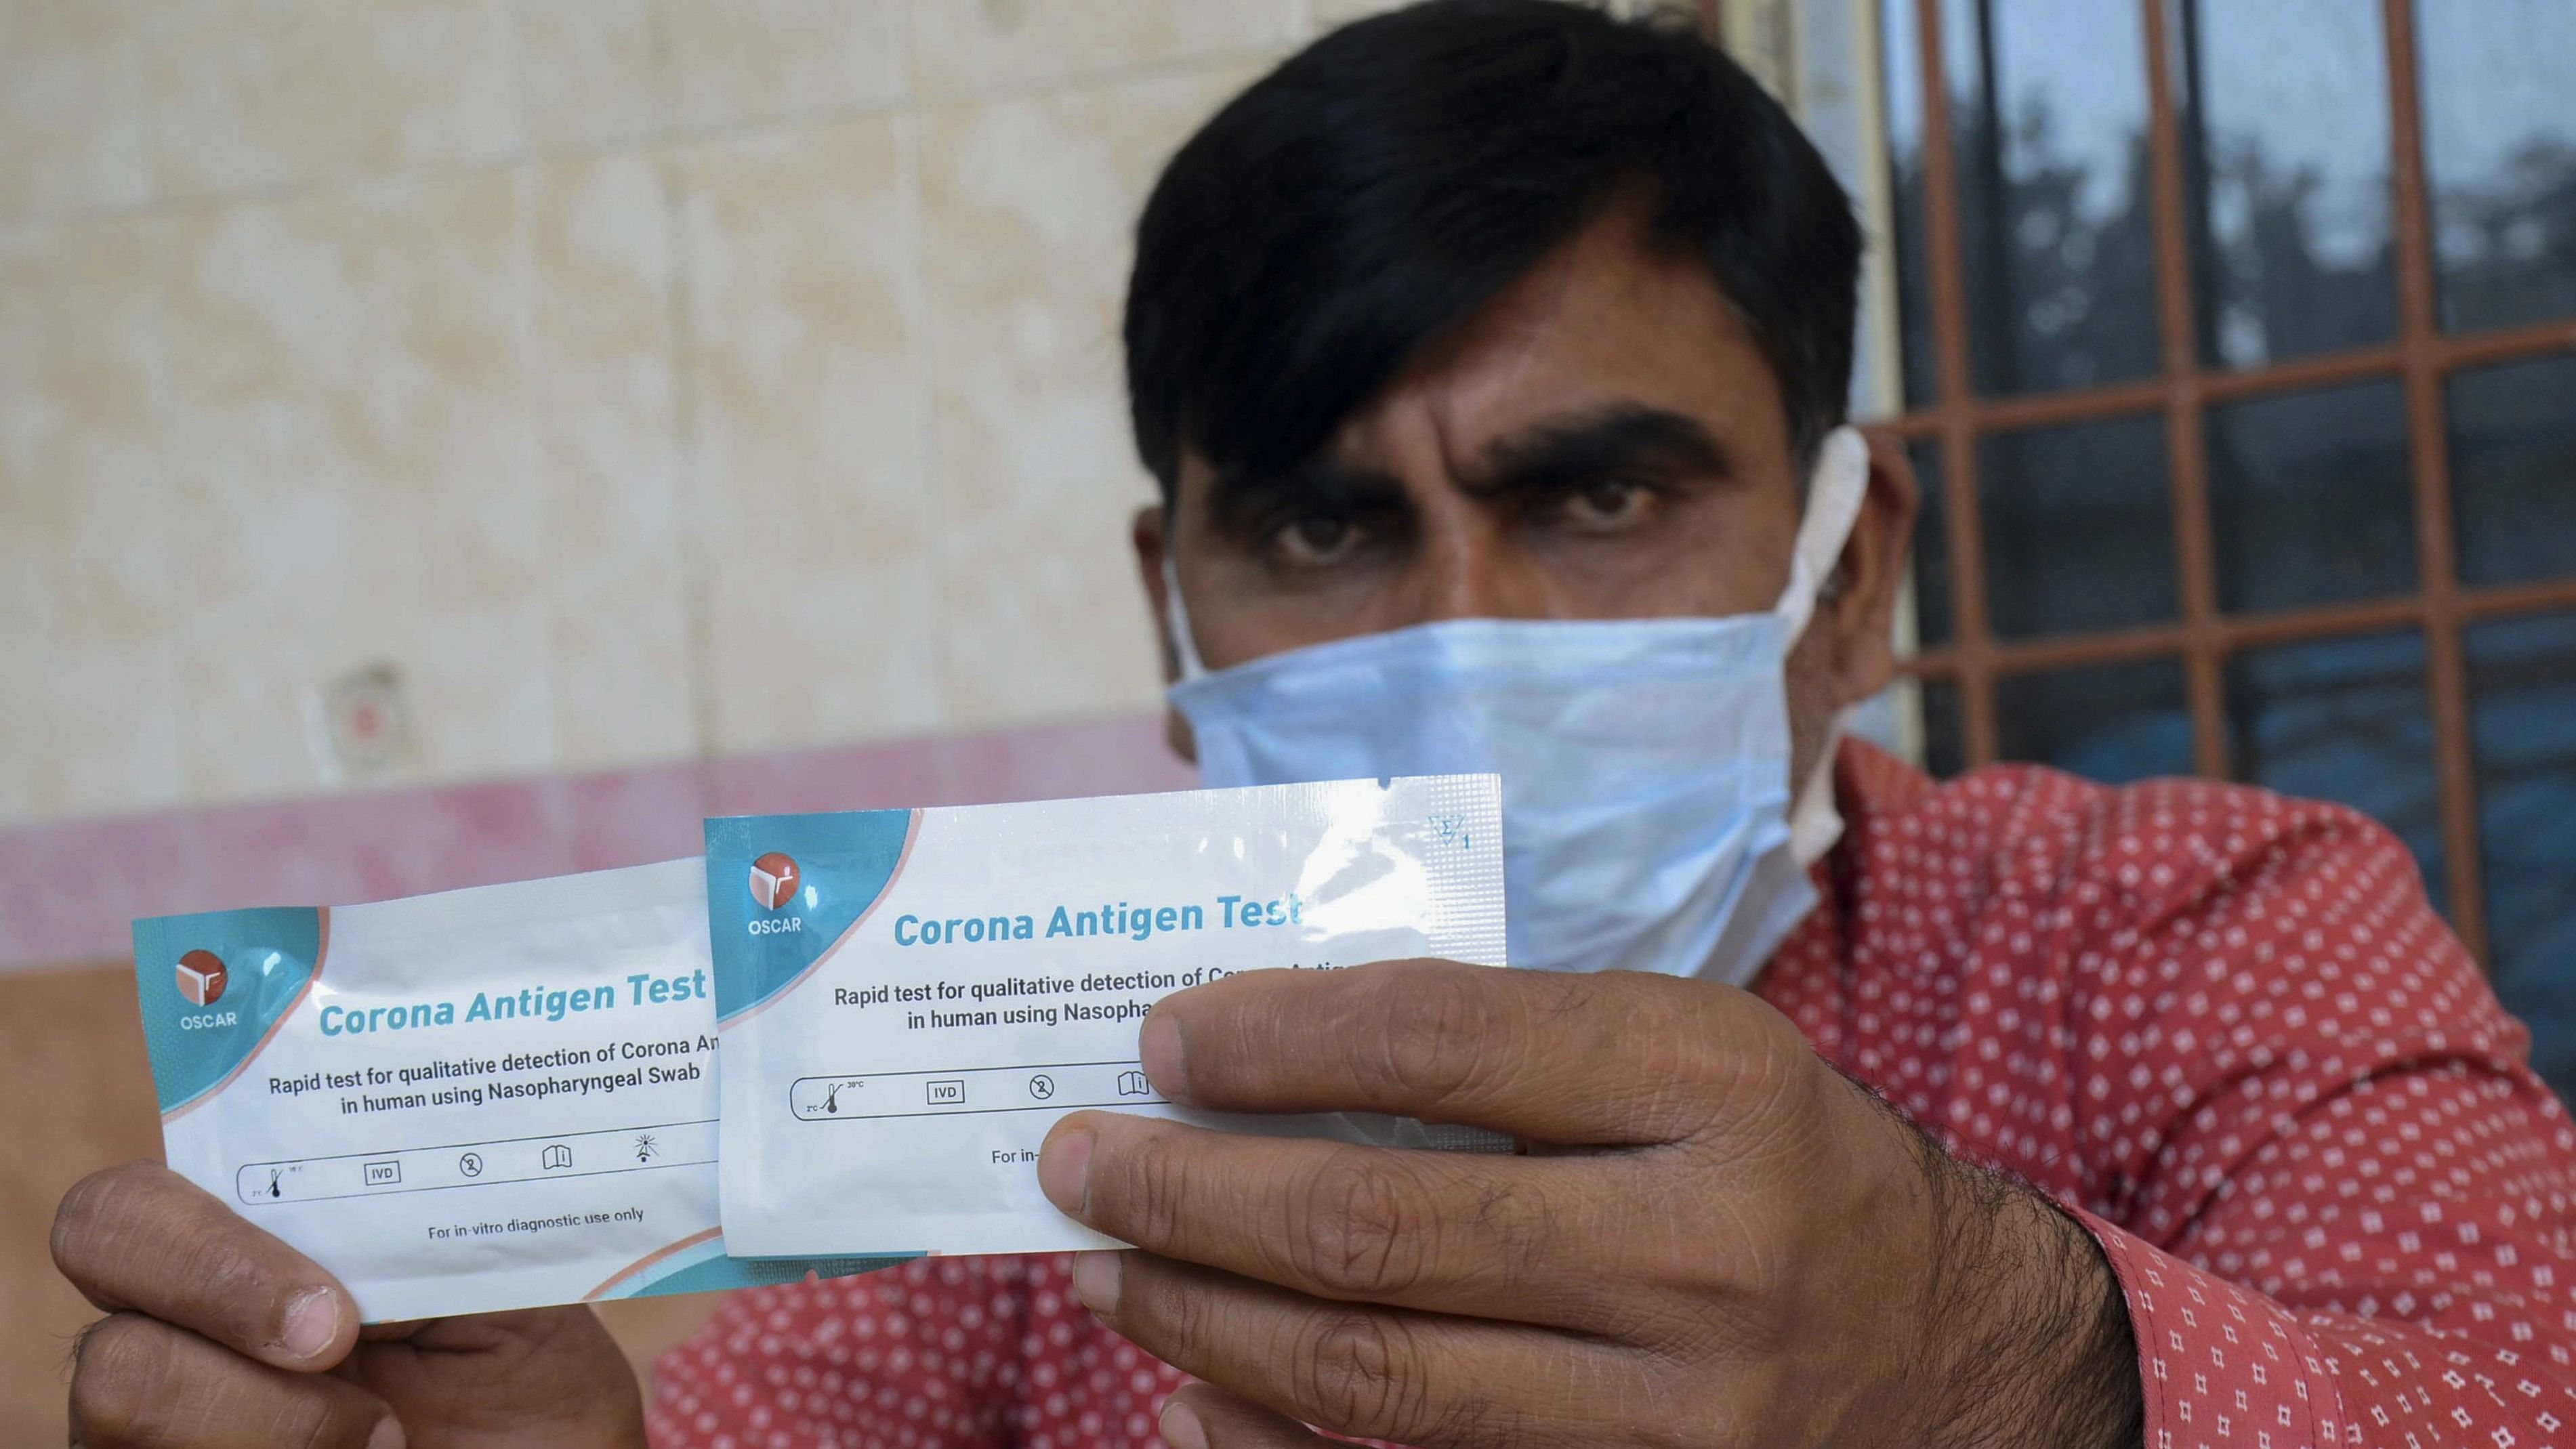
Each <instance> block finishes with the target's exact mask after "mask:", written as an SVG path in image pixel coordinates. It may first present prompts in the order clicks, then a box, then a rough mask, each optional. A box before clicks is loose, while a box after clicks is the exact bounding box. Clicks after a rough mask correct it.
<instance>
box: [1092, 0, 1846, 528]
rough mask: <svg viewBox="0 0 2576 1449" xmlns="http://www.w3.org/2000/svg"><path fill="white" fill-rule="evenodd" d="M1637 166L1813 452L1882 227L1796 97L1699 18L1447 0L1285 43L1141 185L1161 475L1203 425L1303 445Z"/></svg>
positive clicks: (1287, 450)
mask: <svg viewBox="0 0 2576 1449" xmlns="http://www.w3.org/2000/svg"><path fill="white" fill-rule="evenodd" d="M1632 192H1633V193H1641V194H1642V198H1643V199H1644V201H1645V202H1646V203H1647V205H1648V206H1649V208H1650V210H1649V215H1650V217H1651V222H1650V230H1649V236H1650V238H1651V239H1652V240H1653V241H1654V242H1655V243H1656V244H1659V245H1666V246H1672V247H1677V248H1683V249H1686V250H1687V251H1689V252H1690V253H1692V254H1695V255H1697V256H1700V257H1702V258H1704V259H1706V261H1707V264H1708V268H1709V271H1710V272H1711V273H1712V274H1713V275H1714V276H1715V278H1716V280H1717V282H1718V285H1719V287H1720V288H1721V289H1722V290H1723V291H1724V292H1725V294H1726V296H1727V297H1728V298H1729V300H1730V301H1731V302H1732V303H1733V304H1734V306H1735V307H1736V309H1737V311H1738V312H1739V313H1740V314H1741V315H1742V316H1743V317H1744V319H1745V321H1746V322H1747V323H1748V325H1749V327H1750V330H1751V331H1752V333H1753V335H1754V338H1755V339H1756V341H1757V342H1759V344H1760V345H1761V347H1762V350H1763V352H1764V354H1765V355H1766V356H1767V357H1768V359H1769V360H1770V363H1771V367H1772V369H1773V371H1774V372H1776V373H1777V374H1778V376H1779V381H1780V387H1781V392H1782V394H1783V396H1784V397H1785V399H1786V401H1787V409H1788V424H1789V432H1790V438H1791V441H1792V443H1793V445H1794V446H1795V448H1796V450H1797V453H1798V456H1799V457H1800V458H1802V459H1805V458H1809V457H1812V455H1813V452H1814V450H1815V448H1816V446H1817V445H1818V444H1819V443H1820V442H1821V441H1822V440H1823V438H1824V435H1825V434H1826V433H1827V432H1830V431H1831V430H1832V429H1833V428H1834V426H1835V425H1837V424H1838V423H1840V422H1841V421H1842V419H1843V416H1844V411H1845V407H1846V399H1847V395H1848V392H1849V389H1850V385H1851V364H1852V323H1853V309H1854V306H1855V294H1856V288H1857V285H1858V274H1859V269H1860V247H1861V240H1860V229H1859V227H1858V226H1857V225H1856V224H1855V223H1854V221H1853V219H1852V214H1851V203H1850V200H1849V198H1848V197H1846V196H1845V195H1844V194H1843V190H1842V188H1841V187H1840V186H1839V185H1838V184H1836V182H1835V181H1834V178H1833V174H1832V172H1831V171H1830V170H1828V169H1827V167H1826V165H1825V162H1824V158H1822V157H1821V156H1819V155H1817V154H1816V149H1815V147H1814V146H1813V145H1811V144H1810V143H1809V142H1808V140H1807V138H1806V136H1805V135H1804V134H1803V133H1801V132H1800V131H1799V130H1798V127H1797V125H1796V123H1795V122H1793V121H1791V120H1790V118H1789V116H1788V113H1787V112H1785V111H1783V110H1782V109H1781V108H1780V106H1779V104H1778V103H1777V102H1776V101H1774V100H1772V99H1771V97H1770V96H1769V95H1768V94H1767V93H1765V92H1764V91H1763V89H1762V88H1761V86H1760V85H1759V84H1757V83H1756V82H1755V81H1754V80H1753V79H1752V77H1750V76H1748V75H1747V74H1745V72H1744V70H1743V68H1742V67H1740V66H1738V65H1736V64H1735V62H1733V61H1732V60H1729V59H1728V58H1727V57H1726V56H1725V55H1724V54H1722V53H1721V52H1719V51H1718V50H1717V49H1716V48H1715V47H1713V46H1711V45H1709V44H1708V43H1707V42H1705V41H1703V40H1701V39H1700V38H1699V37H1698V36H1697V35H1696V34H1694V33H1693V32H1692V31H1691V30H1690V29H1689V28H1688V26H1687V24H1686V23H1685V22H1684V21H1682V20H1681V19H1680V18H1679V17H1674V16H1669V15H1668V16H1662V17H1652V18H1648V19H1644V20H1620V19H1616V18H1614V17H1612V16H1609V15H1607V14H1604V13H1602V12H1601V11H1599V10H1595V9H1592V8H1589V7H1586V6H1581V5H1575V4H1569V3H1563V0H1427V3H1423V4H1418V5H1414V6H1412V7H1410V8H1408V9H1403V10H1397V11H1393V12H1390V13H1387V14H1384V15H1380V16H1376V17H1373V18H1370V19H1366V20H1361V21H1358V22H1355V23H1353V24H1350V25H1346V26H1344V27H1342V28H1341V29H1338V30H1335V31H1333V32H1332V33H1331V34H1329V35H1326V36H1324V37H1323V38H1322V39H1320V40H1318V41H1316V42H1315V43H1314V44H1312V45H1310V46H1308V47H1306V49H1304V50H1303V51H1301V52H1299V53H1298V54H1296V55H1294V56H1292V57H1290V58H1289V59H1288V60H1287V61H1285V62H1283V63H1282V64H1281V65H1280V66H1279V67H1278V69H1276V70H1273V71H1272V72H1271V73H1270V74H1269V75H1267V76H1265V77H1263V78H1262V79H1261V80H1260V81H1258V82H1256V83H1255V84H1254V85H1253V86H1252V87H1251V88H1250V89H1248V90H1246V91H1245V92H1244V93H1243V94H1241V95H1240V96H1237V97H1235V99H1234V100H1233V101H1232V102H1230V103H1228V104H1227V105H1226V107H1225V108H1224V109H1223V110H1221V111H1219V112H1217V114H1216V116H1215V117H1214V118H1213V119H1211V120H1209V121H1208V123H1207V124H1206V125H1205V126H1203V127H1201V128H1200V130H1199V132H1198V134H1197V135H1195V136H1193V137H1191V138H1190V141H1189V143H1188V144H1187V145H1185V146H1183V147H1182V148H1181V150H1180V152H1179V153H1178V154H1177V155H1175V156H1174V157H1173V158H1172V160H1171V163H1170V164H1169V165H1168V166H1166V167H1165V168H1164V170H1163V175H1162V179H1161V180H1160V181H1159V182H1158V183H1157V184H1156V185H1155V187H1154V193H1153V196H1152V197H1151V199H1149V200H1148V201H1147V202H1146V204H1145V210H1144V215H1143V216H1142V218H1141V219H1140V220H1139V221H1138V222H1137V226H1136V269H1135V273H1134V275H1133V276H1132V277H1131V278H1130V280H1129V284H1128V289H1127V319H1126V342H1127V388H1128V399H1129V404H1130V407H1131V409H1132V412H1133V419H1134V423H1135V428H1136V446H1137V451H1138V452H1139V453H1140V454H1141V455H1142V456H1143V458H1144V462H1145V466H1146V467H1147V468H1148V469H1149V470H1151V471H1152V473H1153V474H1154V476H1155V478H1156V479H1157V480H1159V481H1160V482H1161V484H1162V488H1163V497H1164V499H1165V501H1166V502H1169V501H1170V500H1171V499H1172V498H1173V497H1174V490H1175V488H1176V486H1177V480H1178V477H1179V471H1180V455H1181V450H1182V447H1183V446H1184V445H1185V444H1186V445H1187V446H1188V447H1190V448H1192V449H1194V450H1196V451H1198V452H1199V453H1201V454H1202V455H1203V456H1205V457H1206V458H1207V459H1208V460H1209V461H1210V462H1211V463H1213V464H1214V465H1215V466H1216V467H1217V468H1218V469H1219V470H1220V471H1221V472H1223V473H1225V474H1228V475H1238V474H1239V475H1248V476H1256V477H1259V476H1270V475H1275V474H1277V473H1281V472H1285V471H1286V470H1288V469H1290V468H1293V467H1296V466H1298V465H1300V464H1302V463H1304V462H1306V461H1308V460H1309V459H1310V458H1311V457H1312V455H1313V454H1314V453H1315V452H1316V451H1317V450H1318V449H1320V448H1322V447H1323V446H1324V445H1325V444H1326V442H1327V441H1328V440H1329V439H1330V438H1331V436H1332V434H1333V432H1334V430H1335V429H1336V428H1338V427H1339V426H1340V425H1341V423H1342V422H1343V420H1344V419H1346V418H1347V417H1348V416H1349V415H1350V413H1351V412H1352V411H1353V410H1355V409H1357V408H1359V407H1361V406H1362V405H1364V404H1366V403H1367V402H1368V401H1369V399H1370V398H1372V397H1373V396H1375V395H1376V394H1377V393H1378V392H1379V390H1381V389H1382V388H1384V387H1385V386H1386V385H1387V383H1388V382H1389V381H1390V380H1391V379H1393V378H1394V376H1395V375H1396V373H1397V372H1398V371H1400V370H1401V369H1402V368H1403V366H1404V365H1405V363H1406V361H1407V360H1408V359H1410V358H1411V357H1412V356H1413V355H1414V354H1415V353H1416V352H1418V351H1419V350H1420V349H1421V348H1423V347H1424V346H1425V345H1426V344H1428V343H1431V342H1433V341H1435V340H1436V339H1438V338H1439V337H1440V336H1441V335H1442V334H1444V333H1446V332H1448V331H1449V330H1450V329H1452V328H1455V327H1457V326H1459V325H1460V324H1462V323H1464V322H1465V321H1466V320H1467V319H1468V318H1469V317H1470V316H1472V315H1473V314H1474V313H1475V312H1476V311H1477V310H1478V309H1479V308H1481V307H1483V306H1484V304H1485V303H1486V302H1488V301H1489V300H1491V299H1492V298H1493V297H1494V296H1495V295H1496V294H1497V293H1499V292H1501V291H1502V290H1503V289H1504V288H1505V287H1507V286H1509V285H1510V284H1511V283H1512V282H1513V281H1514V280H1515V279H1517V278H1518V277H1520V276H1521V275H1522V274H1523V273H1525V272H1527V271H1528V270H1529V269H1530V268H1531V267H1532V266H1533V265H1535V264H1536V263H1537V262H1538V261H1539V260H1540V259H1541V258H1542V257H1544V256H1545V255H1547V254H1548V253H1549V252H1550V251H1552V250H1554V249H1555V248H1556V247H1557V246H1558V245H1560V244H1561V243H1563V242H1566V241H1568V240H1569V239H1571V238H1572V237H1573V236H1574V235H1575V233H1577V232H1579V231H1580V230H1582V229H1583V227H1584V226H1586V225H1587V224H1589V223H1590V222H1591V221H1592V220H1593V219H1595V218H1596V217H1598V216H1599V215H1601V214H1602V213H1603V211H1604V210H1605V209H1606V208H1607V207H1608V206H1610V205H1611V203H1612V202H1613V201H1614V200H1617V199H1620V198H1622V197H1624V196H1626V195H1628V194H1630V193H1632Z"/></svg>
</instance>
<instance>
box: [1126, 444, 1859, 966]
mask: <svg viewBox="0 0 2576 1449" xmlns="http://www.w3.org/2000/svg"><path fill="white" fill-rule="evenodd" d="M1868 484H1869V453H1868V448H1867V446H1866V445H1865V444H1863V443H1862V442H1861V440H1860V436H1859V435H1858V434H1857V433H1855V432H1853V431H1851V430H1850V429H1848V428H1845V429H1842V430H1839V431H1837V432H1836V433H1835V434H1834V435H1833V436H1832V437H1830V438H1828V439H1826V441H1825V446H1824V449H1823V451H1822V456H1821V460H1820V462H1819V463H1818V465H1817V469H1816V475H1815V478H1814V481H1813V483H1812V484H1811V486H1810V488H1809V492H1808V501H1807V513H1806V518H1805V521H1804V522H1803V523H1802V524H1801V525H1800V528H1799V533H1798V544H1797V551H1796V554H1795V556H1794V558H1793V560H1792V564H1791V569H1790V575H1789V586H1788V589H1787V591H1786V592H1785V593H1784V594H1783V596H1782V597H1781V600H1780V603H1779V605H1778V607H1776V608H1774V609H1773V610H1772V611H1771V612H1769V613H1765V614H1747V615H1739V616H1737V617H1733V618H1726V619H1634V620H1629V619H1621V620H1547V619H1538V620H1520V619H1453V620H1444V621H1442V622H1439V623H1433V624H1423V625H1417V626H1415V627H1413V628H1409V629H1398V630H1394V631H1391V632H1388V633H1383V634H1367V635H1362V636H1360V637H1357V638H1352V639H1341V640H1336V641H1334V642H1332V643H1329V644H1319V645H1315V646H1313V647H1310V648H1305V649H1295V650H1290V651H1288V652H1286V653H1281V654H1274V655H1270V656H1268V657H1266V658H1262V659H1256V660H1254V661H1252V662H1251V663H1249V664H1245V665H1241V666H1239V667H1236V668H1232V669H1225V670H1220V671H1217V672H1215V673H1209V672H1207V671H1206V670H1205V669H1204V668H1203V667H1202V666H1201V665H1200V664H1199V661H1198V656H1197V649H1196V646H1195V641H1193V640H1192V639H1191V637H1190V632H1189V620H1188V617H1187V615H1186V613H1185V611H1183V609H1182V608H1181V604H1180V590H1179V588H1178V587H1177V586H1173V587H1169V588H1167V589H1166V590H1165V595H1166V597H1167V598H1169V599H1170V600H1171V608H1172V610H1173V617H1172V637H1173V640H1174V643H1175V646H1176V647H1177V648H1178V650H1179V651H1180V654H1181V674H1182V678H1181V682H1180V683H1178V684H1176V685H1174V686H1172V690H1171V701H1172V705H1173V707H1174V708H1176V709H1178V710H1179V711H1180V712H1181V714H1182V716H1183V717H1184V718H1186V719H1187V720H1188V721H1189V724H1190V730H1191V733H1192V734H1193V736H1195V738H1196V740H1197V743H1198V757H1199V769H1200V771H1201V773H1202V774H1203V775H1204V776H1205V778H1206V783H1207V784H1208V785H1210V786H1230V785H1276V784H1289V783H1295V782H1300V781H1309V780H1342V779H1355V778H1365V777H1372V776H1380V775H1423V774H1442V773H1449V772H1487V771H1490V772H1493V773H1496V774H1499V775H1501V776H1502V780H1503V874H1504V886H1505V890H1506V892H1507V897H1506V899H1507V902H1508V911H1509V925H1508V928H1507V935H1508V940H1507V949H1508V951H1509V954H1510V958H1511V962H1512V964H1513V965H1515V966H1529V967H1537V968H1540V969H1543V970H1550V971H1611V970H1621V971H1657V972H1663V973H1666V974H1668V975H1675V976H1703V977H1710V978H1714V979H1717V980H1722V981H1725V982H1728V983H1730V984H1733V985H1742V984H1744V983H1746V982H1748V981H1750V980H1752V978H1753V976H1754V975H1755V973H1757V972H1759V971H1760V970H1761V968H1762V965H1763V963H1764V962H1765V961H1767V960H1768V959H1769V958H1770V955H1771V953H1772V952H1773V951H1774V950H1776V949H1777V948H1778V947H1779V945H1780V942H1781V941H1782V940H1783V939H1785V938H1786V937H1787V936H1788V934H1789V932H1790V930H1791V929H1792V928H1793V927H1795V926H1796V925H1797V923H1798V922H1799V920H1800V919H1801V918H1803V917H1804V916H1805V915H1806V914H1807V912H1808V911H1810V910H1812V909H1813V908H1814V906H1815V904H1816V896H1815V891H1814V888H1813V887H1812V886H1811V885H1810V884H1809V882H1808V878H1807V870H1806V867H1807V866H1808V865H1809V864H1811V863H1813V862H1814V861H1815V860H1816V859H1817V858H1819V857H1821V856H1822V855H1823V853H1824V851H1825V850H1826V849H1828V848H1830V847H1831V845H1832V843H1833V840H1834V837H1835V835H1836V833H1837V832H1838V831H1839V829H1840V822H1839V821H1838V820H1835V819H1834V818H1833V817H1832V807H1831V803H1830V802H1831V795H1830V791H1829V789H1826V788H1825V779H1824V777H1825V775H1826V774H1827V773H1828V772H1827V770H1826V769H1824V768H1823V767H1822V766H1821V763H1820V769H1819V771H1818V778H1817V779H1816V780H1812V781H1810V782H1808V783H1809V786H1810V788H1809V789H1808V791H1807V792H1806V794H1807V795H1808V797H1809V799H1808V801H1807V802H1806V803H1805V805H1804V807H1803V808H1802V809H1801V811H1800V819H1799V820H1798V822H1797V825H1796V827H1795V828H1794V829H1793V826H1792V822H1791V819H1790V780H1789V772H1790V739H1789V707H1788V695H1787V689H1786V684H1785V673H1784V670H1785V665H1786V661H1787V659H1788V654H1789V649H1790V646H1791V645H1792V644H1794V643H1796V642H1797V639H1798V636H1799V635H1800V634H1801V633H1802V632H1804V630H1805V628H1806V625H1807V621H1808V618H1809V617H1810V616H1811V615H1812V613H1813V612H1814V607H1815V602H1816V595H1817V592H1818V590H1819V589H1820V587H1821V586H1822V584H1823V581H1824V579H1825V578H1826V576H1827V574H1828V573H1829V572H1830V571H1831V570H1832V568H1833V566H1834V563H1835V561H1836V560H1837V559H1838V558H1840V557H1841V554H1842V548H1843V543H1844V541H1845V540H1846V539H1847V538H1848V537H1849V536H1850V533H1851V529H1852V525H1853V522H1854V520H1856V519H1857V518H1858V516H1859V513H1860V504H1861V499H1862V496H1863V494H1865V493H1866V492H1867V490H1868ZM1166 577H1167V579H1168V578H1169V575H1168V574H1167V575H1166ZM1830 756H1831V751H1830V750H1829V751H1827V757H1828V759H1830Z"/></svg>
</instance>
